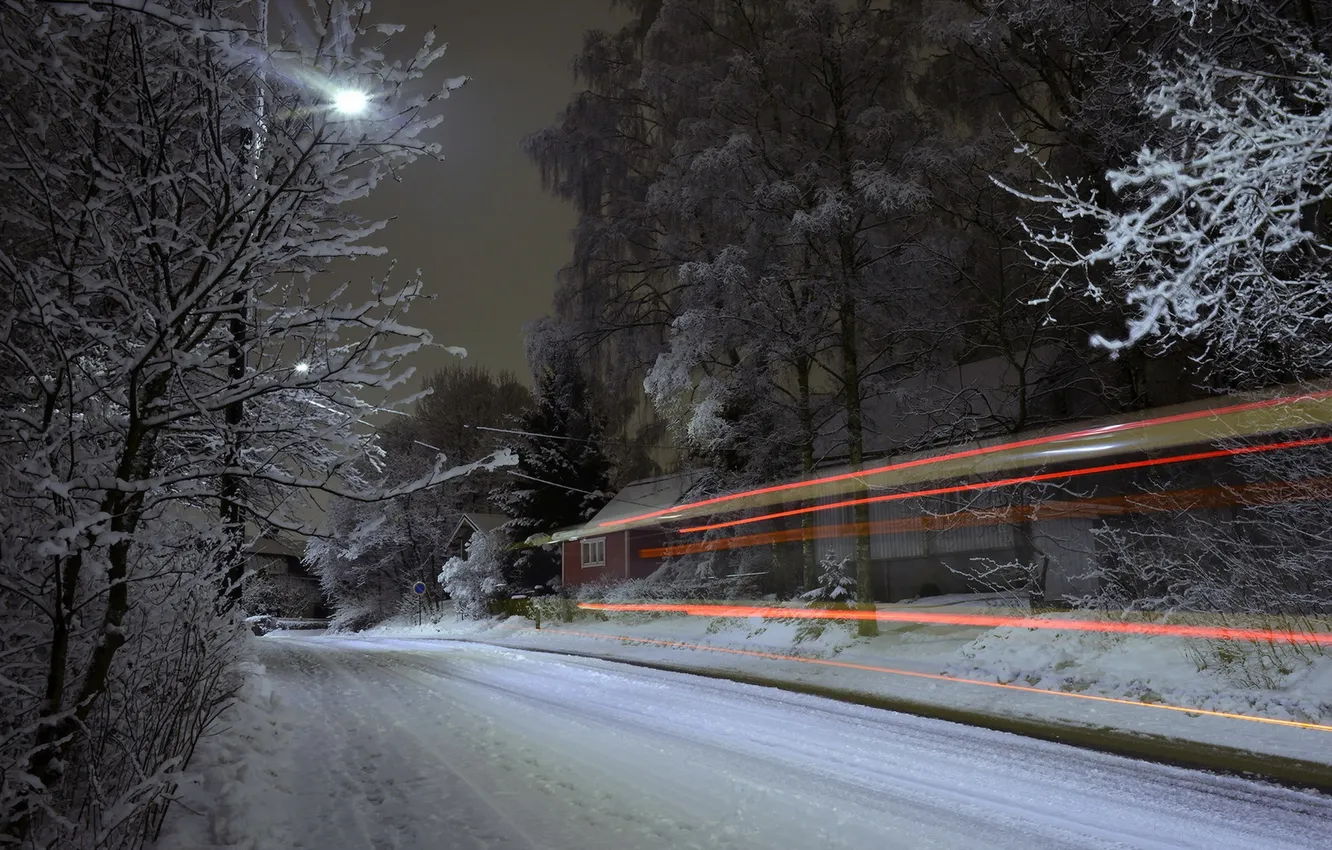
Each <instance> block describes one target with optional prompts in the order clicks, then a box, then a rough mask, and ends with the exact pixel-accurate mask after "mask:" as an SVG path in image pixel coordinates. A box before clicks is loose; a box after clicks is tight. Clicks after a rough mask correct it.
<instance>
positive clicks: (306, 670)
mask: <svg viewBox="0 0 1332 850" xmlns="http://www.w3.org/2000/svg"><path fill="white" fill-rule="evenodd" d="M259 644H260V647H261V650H260V651H261V657H260V661H261V662H262V663H263V664H264V665H265V666H266V667H267V669H268V671H269V674H270V676H271V677H272V684H273V687H274V690H275V692H276V693H277V694H278V696H279V699H280V702H281V705H282V708H281V711H282V715H283V717H284V718H285V719H286V725H289V727H290V728H289V729H288V731H287V732H286V734H285V736H284V743H283V746H284V748H285V751H286V752H287V753H288V756H287V758H288V764H287V765H286V766H285V767H284V768H282V769H278V770H276V771H274V773H275V774H276V775H267V776H265V777H264V778H263V779H262V780H259V779H255V778H253V777H251V779H250V780H247V781H251V782H258V781H267V782H271V783H273V787H272V788H271V790H269V791H267V792H265V793H264V794H263V796H264V797H265V799H267V801H268V803H269V804H270V805H269V806H268V808H269V809H270V810H271V811H270V814H269V818H270V820H271V821H272V822H271V823H270V825H269V828H268V829H267V830H266V839H267V841H261V842H260V846H261V847H262V846H274V847H282V848H285V850H315V848H320V850H342V848H347V850H362V849H363V848H364V850H387V848H402V849H403V850H417V849H418V848H419V850H429V849H430V848H459V850H471V849H472V848H524V850H525V848H552V850H558V848H569V850H574V848H579V850H581V848H607V850H621V848H623V849H624V850H629V848H692V847H699V848H703V847H706V848H714V847H716V848H764V850H773V848H801V850H803V848H897V847H901V848H966V847H977V848H981V847H983V848H1047V847H1048V848H1054V847H1151V848H1187V847H1193V848H1208V850H1216V848H1226V847H1234V848H1259V847H1261V848H1265V850H1279V848H1311V849H1312V848H1327V847H1332V800H1329V799H1326V798H1321V797H1318V796H1316V795H1311V794H1303V793H1298V792H1294V791H1289V790H1283V789H1278V788H1271V787H1267V786H1262V785H1257V784H1253V783H1249V782H1244V781H1241V780H1236V779H1228V778H1217V777H1213V776H1208V775H1205V774H1199V773H1192V772H1188V771H1183V770H1177V769H1172V768H1167V767H1159V766H1153V765H1147V764H1142V763H1138V762H1133V761H1130V760H1126V759H1120V758H1115V757H1110V756H1102V755H1097V754H1093V753H1086V752H1081V751H1078V750H1075V749H1071V748H1067V747H1062V746H1059V745H1054V744H1047V743H1042V742H1037V741H1032V740H1028V739H1024V738H1020V737H1015V736H1010V735H1005V734H1001V733H995V732H989V731H984V730H977V729H971V728H968V727H962V726H956V725H952V724H947V723H942V722H938V721H930V720H924V719H920V718H914V717H908V716H902V715H896V714H892V713H888V712H883V711H877V710H874V709H867V708H861V707H858V706H850V705H845V704H841V703H836V702H831V701H826V700H822V699H817V698H813V697H806V696H802V695H795V694H787V693H782V692H778V691H771V690H764V689H757V688H752V687H748V686H742V685H736V684H731V683H726V682H716V681H711V680H706V679H700V678H696V677H689V676H681V675H678V674H671V673H663V672H658V671H652V670H645V669H639V668H633V667H628V666H622V665H616V664H610V663H606V662H600V661H595V660H587V659H578V658H569V657H564V656H551V655H545V654H540V653H527V652H519V651H512V650H504V649H498V648H492V647H487V646H482V645H475V644H457V643H444V642H431V641H412V640H387V639H385V640H359V639H356V640H353V639H337V638H332V637H308V636H307V637H296V636H289V635H271V636H269V637H266V638H264V639H263V640H261V641H259Z"/></svg>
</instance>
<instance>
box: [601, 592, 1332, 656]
mask: <svg viewBox="0 0 1332 850" xmlns="http://www.w3.org/2000/svg"><path fill="white" fill-rule="evenodd" d="M578 607H579V608H583V609H586V610H589V611H622V612H631V611H632V612H649V613H670V614H687V615H689V616H691V617H762V618H764V619H769V620H779V619H785V620H875V621H877V622H880V623H924V624H927V625H945V626H980V627H983V628H999V627H1009V628H1017V629H1048V630H1053V631H1073V632H1102V633H1108V634H1135V635H1152V636H1155V637H1179V638H1201V639H1205V640H1248V641H1262V642H1267V643H1272V642H1283V643H1284V642H1290V643H1307V644H1316V645H1318V646H1332V632H1294V631H1275V630H1273V629H1254V628H1241V627H1236V626H1195V625H1187V624H1183V623H1135V622H1126V621H1123V620H1076V619H1069V620H1045V619H1040V618H1037V617H1017V616H1005V615H1002V614H937V613H929V612H925V611H919V612H917V611H858V610H854V609H848V610H838V609H828V608H780V607H776V606H759V605H718V604H697V605H695V604H689V603H670V602H625V603H609V602H580V603H579V604H578Z"/></svg>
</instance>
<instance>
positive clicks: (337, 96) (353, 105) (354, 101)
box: [333, 89, 370, 115]
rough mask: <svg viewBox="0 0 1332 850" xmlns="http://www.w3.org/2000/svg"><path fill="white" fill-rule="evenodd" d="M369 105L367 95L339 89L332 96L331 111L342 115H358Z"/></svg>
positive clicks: (352, 90) (353, 90)
mask: <svg viewBox="0 0 1332 850" xmlns="http://www.w3.org/2000/svg"><path fill="white" fill-rule="evenodd" d="M369 105H370V97H369V95H367V94H366V93H365V92H363V91H357V90H356V89H341V90H340V91H337V92H335V93H334V95H333V109H334V110H336V111H337V112H340V113H342V114H343V115H360V114H361V113H362V112H365V110H366V108H367V107H368V106H369Z"/></svg>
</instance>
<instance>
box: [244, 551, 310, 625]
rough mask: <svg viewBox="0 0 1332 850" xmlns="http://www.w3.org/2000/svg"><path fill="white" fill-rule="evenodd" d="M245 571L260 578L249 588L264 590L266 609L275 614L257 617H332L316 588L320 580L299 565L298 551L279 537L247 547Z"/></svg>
mask: <svg viewBox="0 0 1332 850" xmlns="http://www.w3.org/2000/svg"><path fill="white" fill-rule="evenodd" d="M247 552H248V558H247V563H246V571H247V572H248V573H251V574H253V575H254V576H255V577H259V578H261V581H260V582H255V583H254V585H252V586H256V585H257V586H259V587H261V588H263V585H264V582H265V581H266V583H267V584H269V585H271V588H272V590H271V593H270V592H269V591H268V590H267V588H264V589H263V592H264V593H265V594H267V595H268V597H267V598H265V599H264V600H263V602H264V606H265V607H272V608H275V609H276V610H272V611H263V612H257V613H265V614H269V613H271V614H274V615H276V616H281V617H293V618H323V617H328V616H330V615H331V611H330V609H329V607H328V605H327V603H326V602H325V600H324V594H323V592H322V590H321V589H320V587H319V579H318V578H317V577H316V576H314V575H312V574H311V573H310V571H309V570H308V569H306V567H305V564H304V563H302V561H301V550H300V549H299V548H298V547H297V545H296V544H294V543H292V542H290V541H288V540H285V539H282V538H280V537H271V536H263V537H260V538H259V539H257V540H255V541H254V542H253V543H252V544H250V547H249V549H248V550H247Z"/></svg>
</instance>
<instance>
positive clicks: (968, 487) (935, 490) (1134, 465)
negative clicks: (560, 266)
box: [679, 436, 1332, 534]
mask: <svg viewBox="0 0 1332 850" xmlns="http://www.w3.org/2000/svg"><path fill="white" fill-rule="evenodd" d="M1328 443H1332V436H1328V437H1311V438H1308V439H1304V440H1287V441H1285V442H1280V443H1264V444H1262V445H1259V446H1240V447H1238V448H1228V449H1213V450H1211V451H1205V452H1191V453H1189V454H1182V455H1171V456H1169V457H1157V458H1146V459H1144V460H1130V461H1123V462H1120V463H1108V464H1102V465H1101V466H1088V467H1083V468H1081V469H1070V470H1065V471H1062V472H1042V473H1039V474H1036V475H1022V476H1016V477H1013V478H1001V479H999V480H997V481H980V482H975V483H972V484H953V485H950V486H948V487H932V488H930V489H928V490H912V491H910V492H907V493H890V494H888V495H884V496H867V497H865V498H862V499H844V500H842V501H840V502H830V503H828V504H826V505H810V506H808V507H803V508H791V509H790V510H785V511H774V512H772V513H767V514H761V515H759V516H753V517H742V518H740V519H732V520H726V521H724V522H714V523H710V524H708V525H695V526H691V527H689V528H682V529H680V530H679V533H680V534H692V533H696V532H700V531H712V530H714V529H718V528H733V527H735V526H737V525H747V524H749V523H754V522H762V521H764V520H769V519H781V518H783V517H789V516H799V515H801V514H809V513H817V512H819V511H831V510H836V509H837V508H845V507H850V506H852V505H865V504H873V503H875V502H895V501H900V500H902V499H915V498H920V497H922V496H941V495H944V494H946V493H965V492H974V491H978V490H992V489H995V488H998V487H1011V486H1013V485H1015V484H1034V483H1038V482H1041V481H1054V480H1057V479H1061V478H1078V477H1081V476H1085V475H1098V474H1100V473H1104V472H1120V471H1123V470H1128V469H1143V468H1146V467H1152V466H1164V465H1166V464H1172V463H1185V462H1188V461H1195V460H1210V459H1213V458H1219V457H1230V456H1234V455H1246V454H1257V453H1259V452H1270V451H1277V450H1279V449H1295V448H1304V447H1307V446H1319V445H1326V444H1328Z"/></svg>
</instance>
